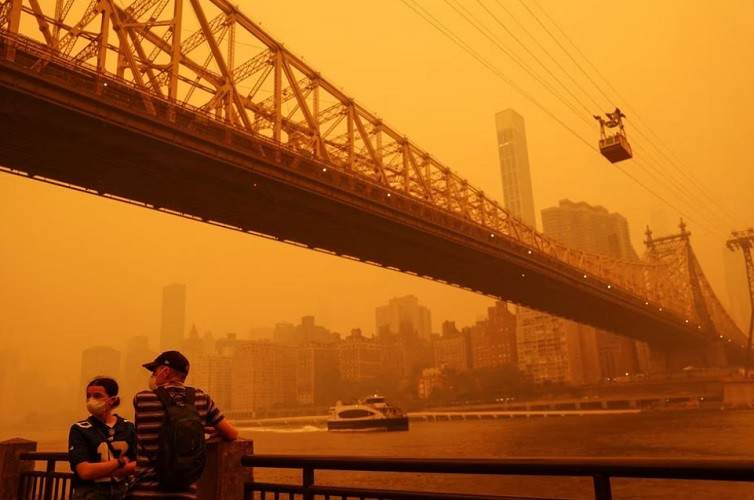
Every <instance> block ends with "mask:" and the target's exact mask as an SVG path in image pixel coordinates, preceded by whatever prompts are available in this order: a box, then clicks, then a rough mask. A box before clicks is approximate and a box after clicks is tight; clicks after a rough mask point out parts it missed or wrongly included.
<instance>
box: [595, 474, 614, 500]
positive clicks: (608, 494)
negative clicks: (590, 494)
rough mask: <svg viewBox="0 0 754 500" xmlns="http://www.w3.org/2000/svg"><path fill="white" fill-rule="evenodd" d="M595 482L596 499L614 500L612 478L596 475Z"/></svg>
mask: <svg viewBox="0 0 754 500" xmlns="http://www.w3.org/2000/svg"><path fill="white" fill-rule="evenodd" d="M592 479H593V480H594V498H595V499H596V500H612V499H613V493H612V491H611V490H610V476H604V475H602V474H595V475H594V476H593V477H592Z"/></svg>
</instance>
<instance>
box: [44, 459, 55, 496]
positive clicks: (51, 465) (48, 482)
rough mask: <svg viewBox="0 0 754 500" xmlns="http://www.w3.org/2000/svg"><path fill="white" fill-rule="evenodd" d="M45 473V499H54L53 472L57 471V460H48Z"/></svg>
mask: <svg viewBox="0 0 754 500" xmlns="http://www.w3.org/2000/svg"><path fill="white" fill-rule="evenodd" d="M46 472H47V473H46V475H45V491H44V497H43V498H44V500H52V485H53V482H54V481H53V477H52V475H53V473H54V472H55V460H48V461H47V471H46Z"/></svg>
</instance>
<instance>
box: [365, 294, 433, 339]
mask: <svg viewBox="0 0 754 500" xmlns="http://www.w3.org/2000/svg"><path fill="white" fill-rule="evenodd" d="M375 317H376V320H377V334H378V335H384V334H388V333H392V334H401V335H403V336H406V337H418V338H420V339H423V340H429V336H430V335H431V334H432V315H431V313H430V311H429V309H428V308H426V307H424V306H420V305H419V299H417V298H416V297H415V296H413V295H406V296H405V297H398V298H392V299H390V301H389V302H388V305H386V306H380V307H378V308H377V309H376V310H375Z"/></svg>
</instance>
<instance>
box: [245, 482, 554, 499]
mask: <svg viewBox="0 0 754 500" xmlns="http://www.w3.org/2000/svg"><path fill="white" fill-rule="evenodd" d="M255 484H256V483H255ZM309 491H310V492H311V493H312V494H313V495H335V496H342V497H344V498H352V497H355V496H358V497H361V498H364V497H366V498H390V499H391V500H443V499H448V500H453V499H458V500H460V499H463V500H552V498H540V497H528V496H527V497H522V496H509V495H505V496H498V495H469V494H463V493H430V492H426V491H401V490H379V489H374V490H372V489H365V488H342V487H338V486H312V487H311V488H309Z"/></svg>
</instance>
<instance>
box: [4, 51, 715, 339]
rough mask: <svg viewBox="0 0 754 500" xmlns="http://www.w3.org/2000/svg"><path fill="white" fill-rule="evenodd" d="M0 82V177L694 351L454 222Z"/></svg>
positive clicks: (119, 110)
mask: <svg viewBox="0 0 754 500" xmlns="http://www.w3.org/2000/svg"><path fill="white" fill-rule="evenodd" d="M5 65H9V67H7V68H6V67H3V66H5ZM0 70H2V71H0V166H4V167H6V168H11V169H14V170H17V171H19V172H22V173H25V174H28V175H30V176H33V177H38V178H46V179H53V180H56V181H59V182H63V183H68V184H72V185H75V186H79V187H84V188H87V189H88V190H92V191H94V192H96V193H97V194H99V195H111V196H116V197H121V198H125V199H128V200H133V201H136V202H140V203H144V204H147V205H148V206H149V207H150V208H154V209H166V210H170V211H175V212H180V213H182V214H190V215H192V216H196V217H199V218H201V219H202V220H204V221H214V222H219V223H222V224H227V225H230V226H233V227H236V228H239V229H241V230H244V231H252V232H256V233H262V234H264V235H269V236H272V237H275V238H278V239H280V240H287V241H293V242H297V243H300V244H304V245H306V246H309V247H312V248H319V249H324V250H327V251H330V252H334V253H336V254H339V255H346V256H353V257H357V258H359V259H360V260H363V261H370V262H374V263H378V264H380V265H383V266H386V267H392V268H396V269H399V270H401V271H404V272H411V273H416V274H417V275H419V276H426V277H431V278H433V279H436V280H440V281H445V282H448V283H451V284H456V285H459V286H462V287H464V288H468V289H470V290H473V291H475V292H480V293H484V294H488V295H491V296H495V297H500V298H502V299H505V300H510V301H512V302H515V303H518V304H522V305H525V306H528V307H531V308H534V309H538V310H542V311H546V312H549V313H552V314H555V315H558V316H562V317H565V318H569V319H573V320H576V321H579V322H582V323H585V324H589V325H593V326H595V327H598V328H601V329H604V330H608V331H612V332H615V333H618V334H623V335H626V336H629V337H632V338H635V339H638V340H643V341H647V342H649V343H650V344H651V345H654V346H657V347H658V348H661V349H663V350H668V351H673V350H674V349H675V348H674V346H677V347H680V346H684V347H683V348H682V349H683V350H688V349H692V350H694V351H695V352H704V351H705V350H706V347H705V344H706V343H705V342H702V341H701V340H699V339H698V338H696V337H695V334H696V332H694V331H693V330H691V329H690V328H689V327H688V326H685V325H683V326H682V325H680V324H677V323H678V322H677V318H668V317H667V316H663V315H661V314H656V313H655V314H651V313H648V312H647V311H646V308H645V307H644V302H643V301H641V300H639V299H636V298H631V297H622V298H620V299H617V300H616V296H615V295H614V294H613V292H611V291H610V290H608V289H607V288H606V287H605V288H604V289H603V287H602V285H601V284H599V283H597V284H585V283H584V282H583V281H579V280H578V279H576V278H575V277H573V276H572V275H573V272H572V270H562V271H561V270H559V266H560V263H558V262H555V261H553V260H552V259H549V260H548V258H547V257H543V256H536V255H529V253H528V251H527V248H526V247H523V246H522V245H520V244H518V243H516V242H515V241H513V240H510V242H506V243H505V245H503V246H502V247H501V245H500V242H499V241H496V244H495V245H492V244H489V243H485V242H484V241H483V237H482V234H481V233H485V230H484V229H483V228H480V227H479V226H476V225H473V224H471V223H469V222H467V221H465V220H464V219H463V218H462V217H461V216H459V215H454V214H451V213H446V212H443V211H440V210H437V209H436V208H434V207H432V206H431V205H429V204H427V203H423V202H422V201H420V200H416V199H413V198H411V197H409V196H406V195H403V194H401V193H392V194H391V197H389V198H388V197H387V191H386V190H385V188H383V187H382V186H380V185H377V184H374V183H371V182H369V181H365V180H364V179H362V178H359V177H357V176H355V175H352V174H350V173H348V172H343V171H338V170H336V169H328V170H327V171H323V165H322V164H320V163H317V162H316V161H314V160H311V159H307V158H305V157H301V156H299V155H297V154H295V153H294V152H293V151H290V150H286V149H283V148H280V147H279V146H277V145H275V144H272V143H270V142H268V141H265V140H263V139H255V138H252V137H250V136H248V135H245V134H242V133H240V132H235V131H230V132H229V131H228V130H229V129H225V128H224V127H222V126H221V125H219V124H216V123H213V122H211V121H210V122H208V123H207V122H205V123H203V124H201V126H199V125H197V123H200V122H197V120H196V119H195V117H193V118H192V120H191V122H190V125H180V124H181V115H180V113H179V115H178V117H177V118H176V119H175V122H173V123H171V122H169V121H167V120H162V119H157V118H156V117H154V116H149V114H148V113H141V112H139V111H138V110H133V109H127V108H125V107H119V106H116V105H114V104H108V103H107V102H106V101H103V100H102V99H98V98H97V96H92V95H87V94H86V93H84V92H80V93H74V92H71V91H70V89H65V88H61V87H60V86H58V84H57V83H56V82H54V81H52V80H47V81H45V80H41V79H40V76H39V75H37V74H34V75H32V74H28V73H26V72H25V71H21V70H18V71H14V69H13V68H12V66H10V63H8V62H7V61H5V62H0ZM506 241H507V240H506ZM250 258H253V256H250Z"/></svg>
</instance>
